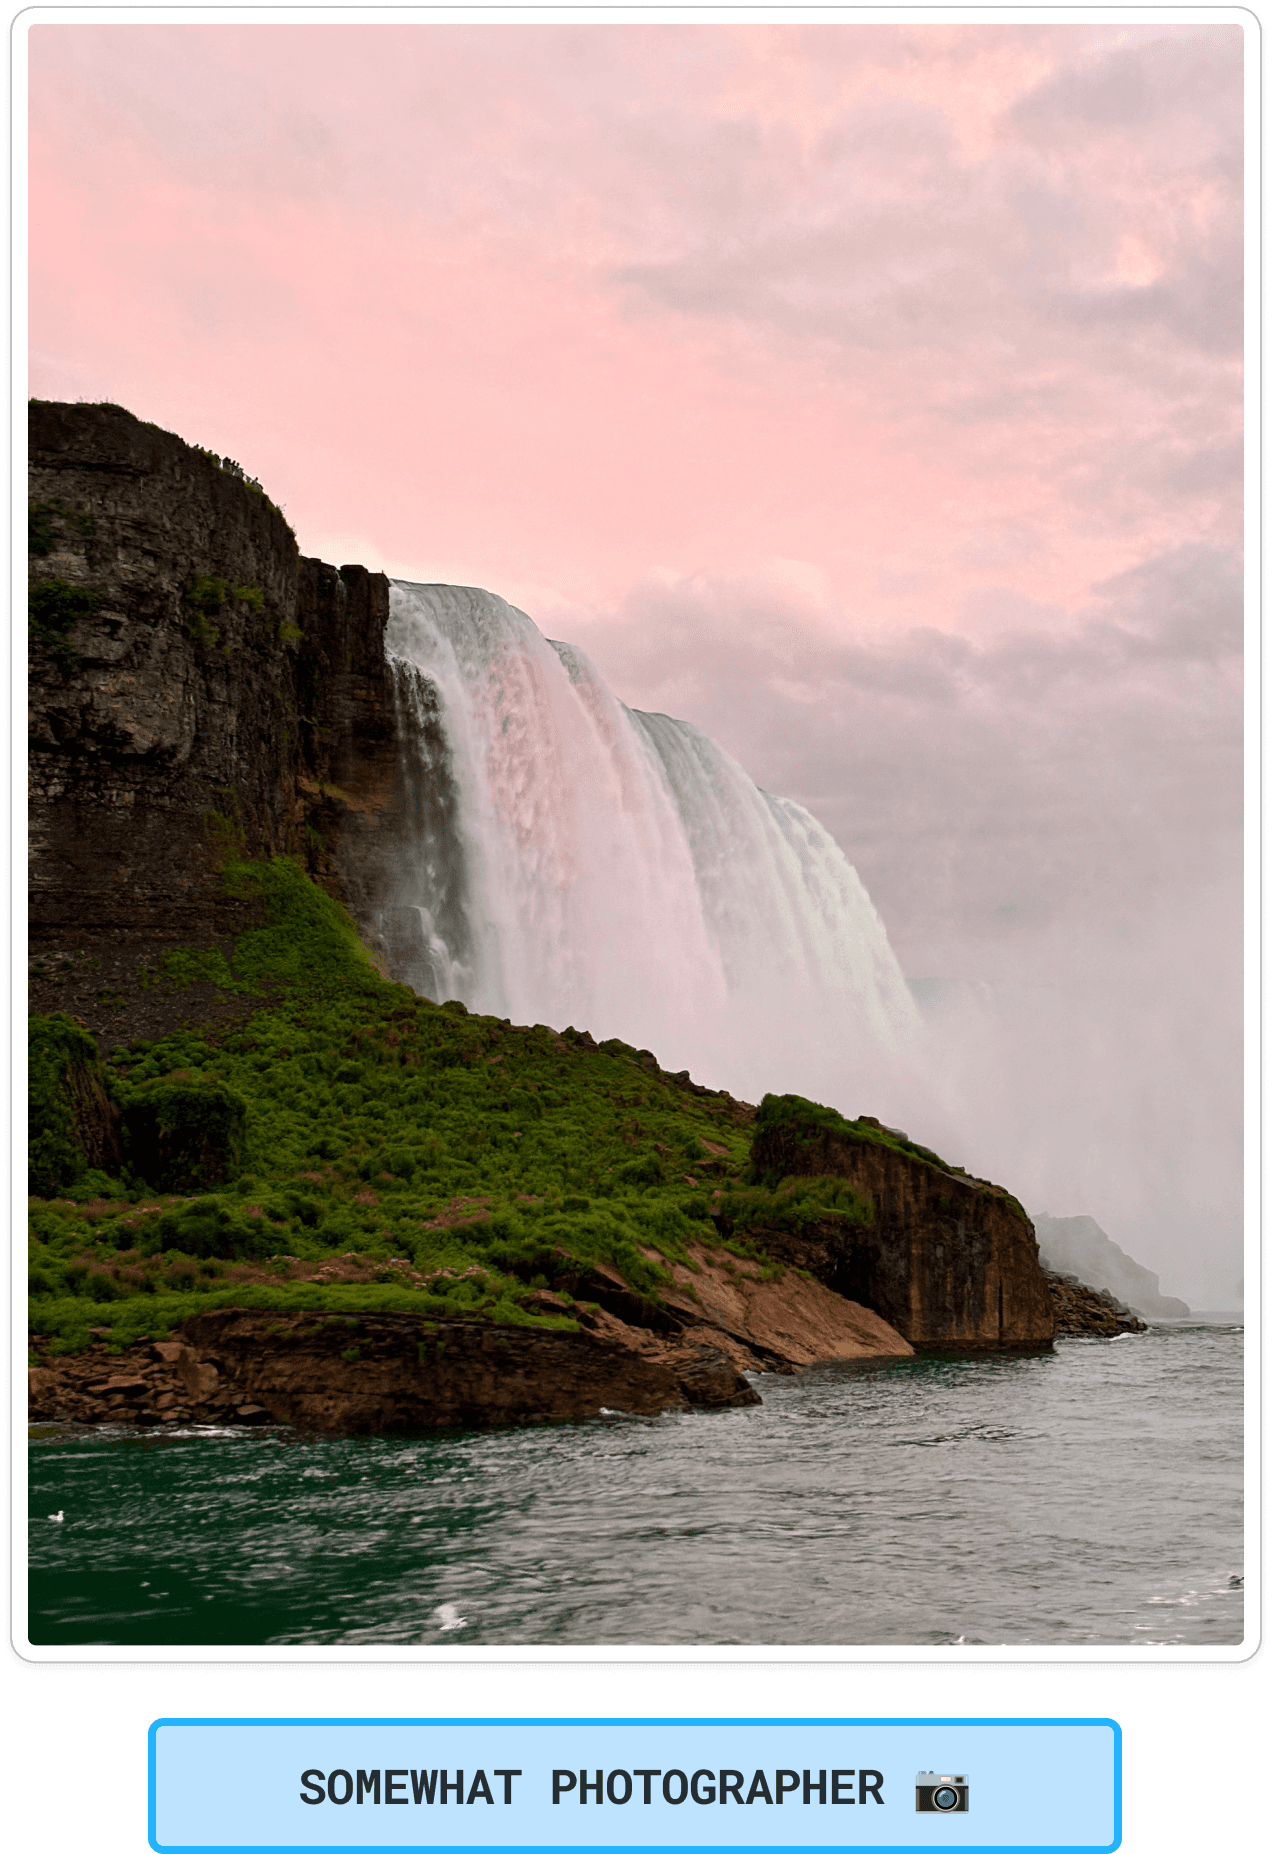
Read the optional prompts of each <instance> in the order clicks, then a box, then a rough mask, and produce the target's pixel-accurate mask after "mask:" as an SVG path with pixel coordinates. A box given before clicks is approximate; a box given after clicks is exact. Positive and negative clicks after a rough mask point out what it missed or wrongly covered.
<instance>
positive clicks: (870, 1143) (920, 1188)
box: [751, 1096, 1056, 1349]
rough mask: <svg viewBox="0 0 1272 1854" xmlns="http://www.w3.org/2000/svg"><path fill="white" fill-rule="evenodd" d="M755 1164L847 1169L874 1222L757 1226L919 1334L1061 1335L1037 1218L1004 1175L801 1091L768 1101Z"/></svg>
mask: <svg viewBox="0 0 1272 1854" xmlns="http://www.w3.org/2000/svg"><path fill="white" fill-rule="evenodd" d="M752 1166H753V1169H754V1171H755V1173H756V1174H757V1175H759V1176H763V1177H765V1178H768V1179H770V1180H780V1179H783V1178H793V1177H810V1176H830V1177H837V1178H845V1179H847V1180H848V1181H849V1182H850V1183H851V1184H852V1185H853V1186H854V1188H855V1189H856V1190H857V1191H859V1192H860V1193H861V1194H862V1195H863V1196H864V1197H865V1198H867V1199H868V1200H869V1202H870V1205H871V1208H872V1212H873V1216H872V1220H871V1222H870V1223H869V1224H868V1225H866V1226H864V1227H862V1226H856V1227H851V1226H847V1225H845V1224H843V1223H841V1222H834V1223H828V1224H827V1225H826V1226H825V1227H824V1228H823V1229H821V1230H818V1229H817V1228H816V1226H811V1227H809V1228H808V1229H807V1230H805V1231H803V1232H801V1233H800V1234H799V1235H792V1234H791V1233H790V1232H789V1231H783V1230H766V1229H764V1228H763V1227H762V1225H760V1224H756V1226H755V1227H754V1229H753V1231H752V1232H751V1233H752V1234H753V1235H754V1237H755V1239H756V1240H757V1241H758V1242H761V1243H763V1245H764V1247H765V1248H766V1249H768V1250H769V1252H770V1253H771V1254H773V1255H776V1256H778V1257H780V1258H782V1259H783V1260H787V1259H789V1260H792V1261H796V1262H798V1263H799V1265H801V1266H803V1267H805V1268H808V1269H809V1270H810V1271H811V1272H812V1273H813V1274H815V1275H816V1276H817V1278H818V1279H819V1280H821V1281H824V1282H825V1283H826V1284H827V1285H828V1286H829V1287H831V1288H833V1289H834V1290H835V1291H836V1292H837V1293H839V1294H842V1295H843V1296H844V1297H845V1298H847V1299H849V1300H853V1301H858V1302H860V1303H861V1304H862V1305H863V1306H866V1307H870V1308H872V1309H873V1310H874V1311H875V1312H876V1313H878V1314H879V1315H880V1316H881V1317H882V1318H883V1319H884V1320H886V1321H887V1322H888V1324H889V1325H891V1326H893V1327H895V1328H896V1330H897V1331H898V1332H899V1333H901V1334H902V1335H903V1336H904V1337H905V1338H906V1339H907V1340H908V1341H909V1343H910V1344H911V1345H913V1346H918V1347H923V1346H969V1347H971V1346H975V1347H994V1348H1003V1349H1012V1348H1030V1347H1036V1346H1046V1345H1049V1344H1050V1343H1051V1340H1052V1338H1053V1336H1054V1334H1055V1330H1056V1328H1055V1314H1054V1310H1053V1304H1052V1297H1051V1293H1050V1291H1049V1289H1048V1286H1047V1282H1046V1278H1045V1276H1044V1274H1043V1271H1042V1267H1041V1264H1040V1263H1039V1260H1038V1245H1037V1242H1036V1241H1035V1240H1034V1233H1033V1226H1032V1224H1031V1223H1030V1221H1029V1219H1028V1217H1027V1216H1026V1215H1025V1213H1024V1211H1023V1210H1022V1209H1021V1207H1020V1205H1019V1204H1018V1203H1017V1202H1016V1200H1015V1199H1014V1198H1013V1197H1011V1196H1010V1195H1009V1193H1008V1192H1006V1191H1004V1190H1002V1189H1001V1188H1000V1187H999V1186H997V1185H993V1184H989V1183H987V1182H986V1181H985V1180H984V1179H980V1178H970V1177H968V1176H967V1175H966V1173H963V1172H953V1171H950V1170H948V1169H947V1168H946V1167H945V1166H944V1165H943V1164H942V1163H941V1161H940V1160H939V1159H937V1158H936V1155H935V1154H931V1153H926V1152H925V1151H924V1150H923V1149H922V1148H918V1147H915V1146H914V1145H913V1144H911V1143H910V1142H908V1141H904V1138H903V1136H895V1137H894V1136H890V1135H889V1133H888V1130H887V1129H885V1128H880V1127H879V1124H878V1122H877V1121H872V1120H869V1119H868V1118H864V1117H863V1119H862V1120H861V1121H858V1122H852V1121H844V1120H842V1119H841V1118H840V1116H839V1115H837V1114H833V1113H831V1112H829V1111H828V1110H826V1109H816V1108H813V1107H812V1104H811V1103H806V1102H805V1103H798V1102H797V1101H796V1098H795V1097H793V1096H790V1097H781V1098H780V1099H779V1100H778V1101H772V1099H771V1097H770V1100H769V1101H766V1102H765V1104H764V1105H763V1106H762V1107H761V1110H760V1114H759V1117H758V1119H757V1122H756V1136H755V1143H754V1146H753V1148H752Z"/></svg>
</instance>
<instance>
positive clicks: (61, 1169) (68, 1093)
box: [27, 1011, 119, 1197]
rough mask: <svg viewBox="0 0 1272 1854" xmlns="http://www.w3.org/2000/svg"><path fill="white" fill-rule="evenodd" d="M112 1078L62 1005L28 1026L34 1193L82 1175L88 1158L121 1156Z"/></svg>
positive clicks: (53, 1188) (29, 1156) (29, 1141)
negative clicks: (62, 1008)
mask: <svg viewBox="0 0 1272 1854" xmlns="http://www.w3.org/2000/svg"><path fill="white" fill-rule="evenodd" d="M112 1093H113V1089H112V1084H111V1081H110V1078H109V1075H108V1073H107V1070H106V1068H105V1066H104V1065H103V1063H102V1062H101V1061H100V1059H99V1057H98V1054H97V1045H96V1043H95V1042H94V1041H93V1039H92V1037H91V1036H90V1035H89V1034H88V1032H87V1030H82V1029H81V1028H80V1026H79V1025H78V1024H77V1023H75V1022H74V1020H73V1019H72V1018H70V1017H67V1016H66V1015H65V1013H63V1012H61V1011H57V1012H54V1013H53V1014H52V1015H51V1016H48V1017H32V1018H31V1019H30V1021H29V1023H28V1026H27V1170H28V1181H29V1182H28V1189H29V1190H30V1191H31V1193H32V1194H33V1195H34V1196H41V1197H48V1196H52V1194H53V1193H54V1192H55V1191H58V1190H64V1189H66V1188H67V1187H68V1186H71V1185H74V1184H77V1183H79V1182H81V1181H82V1180H84V1179H85V1178H86V1177H87V1176H88V1173H89V1170H90V1161H94V1162H96V1163H98V1164H100V1163H102V1162H103V1161H104V1162H106V1163H107V1164H112V1163H113V1165H114V1166H117V1165H118V1162H119V1140H118V1132H117V1122H118V1111H117V1109H116V1107H115V1104H114V1101H113V1098H112Z"/></svg>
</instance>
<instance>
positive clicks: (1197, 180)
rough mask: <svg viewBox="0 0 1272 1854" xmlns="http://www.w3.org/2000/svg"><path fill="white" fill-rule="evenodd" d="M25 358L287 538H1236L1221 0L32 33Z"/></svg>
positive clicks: (918, 595)
mask: <svg viewBox="0 0 1272 1854" xmlns="http://www.w3.org/2000/svg"><path fill="white" fill-rule="evenodd" d="M30 45H31V72H32V92H31V99H32V112H31V120H32V142H31V146H32V195H31V198H32V215H31V230H32V235H31V254H32V271H31V284H32V289H31V306H32V326H31V336H32V355H33V359H32V374H31V390H32V391H33V392H35V393H36V394H39V395H43V396H48V397H72V398H74V397H81V396H83V397H101V396H106V397H111V398H114V399H117V400H119V401H121V402H122V403H123V404H125V405H127V406H129V407H130V408H131V409H133V410H135V411H137V412H138V413H139V414H141V415H142V416H144V417H148V418H151V419H154V420H155V421H156V422H158V423H160V424H163V425H166V426H169V427H170V428H172V429H173V430H176V431H178V432H180V433H181V434H182V435H183V436H185V437H187V438H189V439H190V440H192V441H195V442H199V443H202V444H205V445H207V446H209V447H210V448H213V449H217V450H220V451H224V452H228V453H230V454H232V455H234V456H235V457H238V458H239V459H240V460H241V461H242V462H243V463H244V464H245V465H246V466H247V467H248V468H249V469H250V470H252V471H253V472H255V474H257V475H258V476H260V477H261V479H262V480H263V481H264V482H265V483H266V484H267V486H268V487H269V488H270V490H271V492H272V493H273V494H274V495H275V497H276V498H277V499H279V500H281V501H283V502H284V503H285V504H286V506H287V509H288V513H289V515H290V517H291V519H292V521H293V524H294V526H295V527H296V530H297V533H298V535H299V537H300V540H301V544H302V546H303V547H304V548H305V549H306V550H308V551H313V552H316V553H320V554H323V555H329V556H332V557H334V556H335V555H343V556H344V557H345V558H350V557H356V558H358V559H360V560H362V561H364V562H365V563H366V564H368V565H371V566H379V565H384V566H386V567H387V568H388V569H389V570H397V571H399V572H401V573H404V574H409V575H411V576H413V577H437V578H445V579H455V580H463V581H469V582H475V583H478V584H483V585H488V586H492V587H495V588H496V589H498V590H500V591H503V592H504V593H505V594H507V595H508V596H511V597H513V598H517V599H520V600H521V601H523V602H524V603H526V604H527V606H528V607H529V608H530V609H531V611H532V613H533V612H534V611H535V610H536V608H544V607H551V606H552V605H553V604H555V603H557V602H559V601H564V602H567V603H569V604H571V605H574V604H588V605H592V606H600V607H602V608H609V607H612V606H613V605H614V604H615V603H616V602H617V601H618V600H619V599H620V598H621V597H622V595H623V594H624V593H625V592H626V591H627V590H628V588H629V587H630V586H631V585H632V584H633V583H634V582H635V581H637V580H639V579H642V578H644V577H645V576H647V575H648V574H650V573H651V572H653V571H657V572H659V573H661V574H664V575H672V576H676V577H688V576H692V575H695V574H701V573H707V574H716V573H721V572H729V573H736V572H743V573H751V572H754V571H756V570H757V569H767V570H770V571H772V570H777V571H779V572H782V571H785V572H789V571H791V570H792V569H791V568H789V567H786V566H780V567H776V568H775V563H787V562H793V563H796V566H795V568H794V571H795V572H796V574H797V577H798V576H800V575H802V576H803V579H804V580H805V582H808V583H814V584H819V585H823V586H824V588H825V589H826V590H827V591H828V592H829V594H830V595H831V596H833V598H834V599H835V600H836V601H837V603H838V604H840V605H841V606H843V607H844V608H845V609H846V610H847V611H849V612H850V613H851V614H853V616H854V618H855V620H856V622H857V623H858V624H862V623H864V624H866V625H868V626H870V627H874V626H875V625H879V626H883V627H889V628H890V627H896V626H898V625H906V626H908V625H910V624H913V623H916V622H920V623H924V624H927V625H935V626H937V627H938V628H940V629H943V630H950V629H970V630H976V629H979V628H982V627H983V626H984V625H986V624H987V623H991V622H994V621H995V619H996V617H997V616H998V615H999V614H1000V613H1001V608H1002V606H1003V603H1004V600H1005V599H1007V600H1010V599H1012V598H1023V599H1026V600H1029V601H1037V602H1042V603H1044V604H1047V605H1054V606H1057V607H1059V608H1060V609H1061V610H1062V611H1067V610H1071V609H1072V608H1074V607H1076V606H1077V605H1079V604H1080V603H1081V602H1082V600H1083V599H1084V597H1085V596H1086V593H1087V591H1088V588H1089V587H1090V585H1091V584H1092V583H1093V582H1094V581H1098V580H1100V579H1103V578H1107V577H1108V576H1109V575H1111V574H1113V573H1116V572H1118V571H1121V570H1124V569H1126V568H1128V567H1131V566H1133V565H1135V564H1136V563H1137V562H1138V561H1139V560H1141V559H1143V558H1144V557H1146V556H1148V555H1150V554H1153V553H1156V552H1159V551H1161V550H1162V549H1163V548H1164V547H1165V546H1166V545H1168V544H1173V543H1177V542H1178V540H1179V539H1180V538H1181V537H1184V538H1187V539H1191V540H1195V539H1200V538H1207V539H1221V540H1224V541H1230V540H1231V539H1232V538H1233V536H1234V532H1235V527H1234V524H1235V521H1236V518H1237V516H1238V514H1239V504H1238V503H1237V502H1236V501H1235V500H1234V498H1233V496H1232V494H1231V488H1232V482H1233V474H1234V470H1235V469H1236V467H1237V459H1238V452H1237V450H1236V449H1235V448H1234V447H1235V444H1236V439H1237V420H1238V417H1239V414H1240V396H1239V372H1238V370H1239V364H1240V345H1239V344H1240V328H1239V317H1238V313H1237V312H1238V310H1239V303H1237V302H1235V301H1233V300H1232V299H1231V298H1230V297H1228V296H1226V295H1225V294H1224V289H1225V284H1226V279H1227V276H1228V273H1229V270H1230V266H1231V264H1232V262H1233V260H1234V257H1236V255H1237V254H1238V252H1239V245H1240V238H1241V218H1240V195H1239V190H1238V189H1237V187H1236V186H1234V181H1235V174H1234V168H1233V162H1234V156H1235V154H1236V153H1237V152H1238V151H1239V124H1238V120H1237V118H1236V117H1235V116H1234V109H1233V106H1234V102H1238V103H1239V97H1240V88H1239V73H1240V59H1241V49H1242V37H1241V33H1240V31H1239V30H1238V29H1237V28H1235V27H1231V26H1221V27H1200V28H1198V27H1184V28H1171V27H1163V26H1149V27H1143V28H1135V27H1124V26H1117V27H1090V26H1036V27H1034V26H1004V27H974V26H973V27H968V26H953V27H943V26H942V27H936V26H917V27H907V26H884V27H860V26H848V27H843V26H820V27H819V26H743V27H737V26H733V27H730V26H684V25H681V26H676V25H672V26H589V25H582V26H512V27H501V26H488V27H463V26H424V27H420V26H403V27H383V26H365V27H359V26H352V27H350V26H327V27H324V26H313V27H289V26H249V27H238V26H206V27H205V26H185V27H183V26H104V27H91V26H81V25H74V26H66V27H63V26H37V27H35V28H34V29H33V31H32V32H31V35H30Z"/></svg>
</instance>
